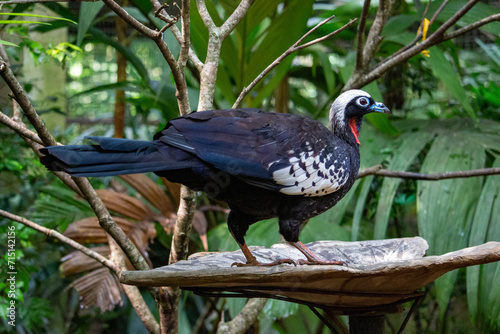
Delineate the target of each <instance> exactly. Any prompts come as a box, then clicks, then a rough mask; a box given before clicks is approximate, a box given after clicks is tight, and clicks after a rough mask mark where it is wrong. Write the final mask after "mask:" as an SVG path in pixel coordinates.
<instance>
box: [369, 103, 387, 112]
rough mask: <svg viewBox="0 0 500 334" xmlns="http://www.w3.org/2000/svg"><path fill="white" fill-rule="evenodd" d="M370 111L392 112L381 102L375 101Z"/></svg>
mask: <svg viewBox="0 0 500 334" xmlns="http://www.w3.org/2000/svg"><path fill="white" fill-rule="evenodd" d="M368 110H369V111H370V112H381V113H384V114H390V113H391V111H390V110H389V108H387V107H386V106H385V105H384V104H383V103H381V102H375V103H374V104H373V105H372V106H371V107H370V108H368Z"/></svg>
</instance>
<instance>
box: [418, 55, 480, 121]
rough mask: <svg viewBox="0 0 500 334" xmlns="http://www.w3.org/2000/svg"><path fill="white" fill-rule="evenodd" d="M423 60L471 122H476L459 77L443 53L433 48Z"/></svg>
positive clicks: (475, 116) (474, 113)
mask: <svg viewBox="0 0 500 334" xmlns="http://www.w3.org/2000/svg"><path fill="white" fill-rule="evenodd" d="M425 59H426V60H427V61H428V62H429V65H430V66H431V68H432V72H433V73H434V75H435V76H436V78H439V79H440V80H441V81H442V82H443V83H444V85H445V86H446V88H447V90H448V91H449V92H450V93H451V95H453V97H455V98H456V99H457V100H458V101H459V102H460V104H461V105H462V107H463V108H464V110H465V111H466V112H467V113H468V114H469V116H470V117H472V119H473V120H477V115H476V112H475V111H474V109H473V108H472V106H471V104H470V103H469V100H468V97H467V93H466V92H465V89H464V87H463V85H462V82H461V80H460V77H459V76H458V74H457V72H456V70H455V68H454V67H453V66H452V65H451V63H450V62H449V61H448V60H447V59H446V57H445V56H444V53H443V52H442V51H441V50H440V49H439V48H438V47H437V46H435V47H432V48H431V49H430V57H426V58H425Z"/></svg>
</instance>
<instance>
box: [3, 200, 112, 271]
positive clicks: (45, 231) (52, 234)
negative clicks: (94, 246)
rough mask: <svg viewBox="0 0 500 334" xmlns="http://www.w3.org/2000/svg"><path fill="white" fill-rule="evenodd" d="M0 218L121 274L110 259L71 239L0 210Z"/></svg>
mask: <svg viewBox="0 0 500 334" xmlns="http://www.w3.org/2000/svg"><path fill="white" fill-rule="evenodd" d="M0 216H2V217H5V218H7V219H10V220H13V221H16V222H18V223H21V224H23V225H26V226H28V227H30V228H32V229H34V230H36V231H38V232H42V233H43V234H45V235H47V236H49V237H53V238H56V239H57V240H59V241H61V242H63V243H65V244H67V245H69V246H71V247H73V248H74V249H76V250H78V251H80V252H82V253H83V254H85V255H87V256H88V257H90V258H92V259H94V260H96V261H97V262H99V263H100V264H102V265H103V266H105V267H106V268H108V269H110V270H111V271H112V272H113V273H115V274H116V275H117V276H118V277H119V276H120V274H121V269H120V268H119V267H118V265H117V264H116V263H115V262H114V261H111V260H110V259H107V258H105V257H104V256H102V255H101V254H99V253H97V252H94V251H93V250H91V249H89V248H87V247H85V246H83V245H81V244H79V243H78V242H76V241H74V240H73V239H70V238H68V237H66V236H64V235H63V234H61V233H59V232H57V231H55V230H52V229H49V228H46V227H44V226H41V225H38V224H37V223H34V222H32V221H30V220H28V219H26V218H23V217H20V216H17V215H15V214H12V213H10V212H7V211H4V210H0Z"/></svg>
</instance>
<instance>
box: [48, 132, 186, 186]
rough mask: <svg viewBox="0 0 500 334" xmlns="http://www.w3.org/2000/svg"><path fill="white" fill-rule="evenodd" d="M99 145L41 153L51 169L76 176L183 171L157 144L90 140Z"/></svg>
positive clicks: (112, 139) (68, 147)
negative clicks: (159, 149)
mask: <svg viewBox="0 0 500 334" xmlns="http://www.w3.org/2000/svg"><path fill="white" fill-rule="evenodd" d="M87 138H89V139H92V140H93V141H95V142H97V143H98V144H99V145H67V146H51V147H45V148H42V149H41V150H40V152H41V153H42V154H43V155H44V156H42V157H41V158H40V161H41V162H42V164H44V165H45V166H46V167H47V168H48V169H49V170H53V171H63V172H66V173H68V174H71V175H73V176H85V177H88V176H112V175H123V174H135V173H146V172H158V171H162V170H168V169H178V168H183V167H184V166H180V165H179V163H177V162H176V161H175V160H171V159H168V157H166V156H165V155H163V154H161V153H160V152H159V151H158V150H157V147H156V145H155V143H154V142H149V141H140V140H129V139H119V138H108V137H87Z"/></svg>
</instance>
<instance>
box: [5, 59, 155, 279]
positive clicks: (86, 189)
mask: <svg viewBox="0 0 500 334" xmlns="http://www.w3.org/2000/svg"><path fill="white" fill-rule="evenodd" d="M0 76H1V77H2V78H3V79H4V80H5V82H6V83H7V85H8V86H9V88H10V89H11V91H12V93H13V97H14V99H15V100H16V101H17V103H19V105H20V107H21V108H22V110H23V112H24V115H25V116H26V118H27V119H28V120H29V122H30V123H31V125H33V127H34V128H35V130H36V132H37V133H38V136H39V137H40V139H41V141H42V142H43V144H44V145H45V146H55V145H57V142H56V141H55V139H54V137H53V136H52V135H51V134H50V132H49V131H48V129H47V128H46V127H45V124H44V123H43V121H42V119H41V118H40V116H39V115H38V114H37V112H36V110H35V108H34V107H33V105H32V104H31V102H30V101H29V99H28V95H27V94H26V92H25V91H24V89H23V88H22V86H21V84H20V83H19V82H18V81H17V79H16V77H15V76H14V74H13V73H12V70H11V69H10V67H9V66H8V65H7V62H6V61H5V60H4V59H3V58H2V57H0ZM73 180H74V182H75V184H76V185H77V186H78V188H79V189H80V191H81V193H82V194H83V196H84V197H85V198H86V199H87V202H88V203H89V204H90V206H91V207H92V209H93V210H94V213H95V214H96V216H97V218H98V219H99V223H100V224H101V226H102V227H103V228H104V230H105V231H106V232H108V233H109V234H110V235H111V236H112V237H113V239H114V240H116V241H117V242H118V244H119V245H120V247H121V248H122V249H123V251H124V252H125V254H127V256H128V257H129V258H130V261H131V262H132V264H133V265H134V267H135V268H136V269H138V270H145V269H149V266H148V264H147V262H146V261H145V260H144V258H143V257H142V255H141V253H140V252H139V251H138V250H137V248H136V247H135V246H134V244H133V243H132V242H131V241H130V239H129V238H128V237H127V235H126V234H125V233H124V232H123V230H121V229H120V228H119V227H118V225H117V224H116V223H115V222H114V221H113V218H111V215H110V214H109V212H108V210H107V209H106V207H105V206H104V204H103V203H102V201H101V199H100V198H99V197H98V196H97V194H96V192H95V190H94V188H92V186H91V185H90V183H89V182H88V180H87V179H83V178H77V177H74V178H73Z"/></svg>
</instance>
